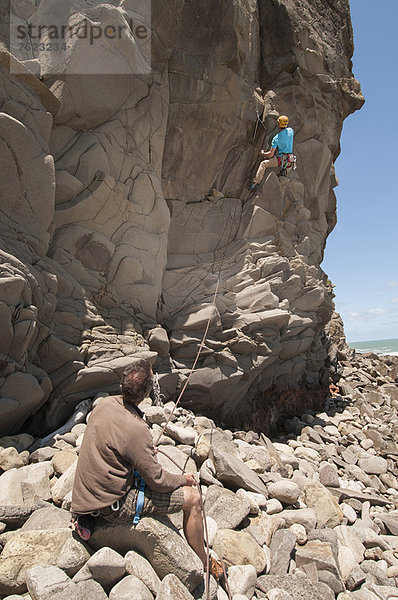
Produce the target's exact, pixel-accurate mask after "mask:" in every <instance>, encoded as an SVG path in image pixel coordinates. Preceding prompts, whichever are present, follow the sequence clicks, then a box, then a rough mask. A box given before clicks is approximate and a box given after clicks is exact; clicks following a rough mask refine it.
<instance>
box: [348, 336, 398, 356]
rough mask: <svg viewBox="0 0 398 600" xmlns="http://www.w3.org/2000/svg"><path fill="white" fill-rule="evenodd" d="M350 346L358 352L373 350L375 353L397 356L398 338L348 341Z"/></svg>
mask: <svg viewBox="0 0 398 600" xmlns="http://www.w3.org/2000/svg"><path fill="white" fill-rule="evenodd" d="M348 345H349V346H350V348H354V349H355V350H358V352H374V353H375V354H390V355H392V356H398V340H397V339H393V340H372V341H370V342H350V343H349V344H348Z"/></svg>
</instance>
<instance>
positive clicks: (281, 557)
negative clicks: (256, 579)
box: [270, 529, 296, 575]
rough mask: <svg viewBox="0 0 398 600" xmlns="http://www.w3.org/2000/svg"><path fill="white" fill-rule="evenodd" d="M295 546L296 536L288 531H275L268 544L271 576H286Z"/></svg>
mask: <svg viewBox="0 0 398 600" xmlns="http://www.w3.org/2000/svg"><path fill="white" fill-rule="evenodd" d="M295 546H296V536H295V535H294V534H293V533H292V532H291V531H289V529H278V531H275V533H274V535H273V536H272V540H271V544H270V551H271V569H270V574H271V575H286V574H287V573H288V571H289V565H290V559H291V556H292V553H293V550H294V548H295Z"/></svg>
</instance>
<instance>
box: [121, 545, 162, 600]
mask: <svg viewBox="0 0 398 600" xmlns="http://www.w3.org/2000/svg"><path fill="white" fill-rule="evenodd" d="M125 560H126V573H127V574H128V575H135V576H136V577H138V579H141V581H142V582H143V583H145V585H146V586H147V588H148V589H149V590H150V591H151V592H152V594H153V595H154V596H156V594H157V593H158V590H159V587H160V579H159V577H158V576H157V575H156V572H155V570H154V568H153V567H152V565H151V563H150V562H149V561H148V560H147V559H146V558H144V557H143V556H141V554H138V552H135V551H134V550H130V552H127V554H126V556H125Z"/></svg>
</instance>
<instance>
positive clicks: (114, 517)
mask: <svg viewBox="0 0 398 600" xmlns="http://www.w3.org/2000/svg"><path fill="white" fill-rule="evenodd" d="M144 495H145V499H144V507H143V509H142V512H141V517H145V516H148V515H153V516H157V517H164V516H166V515H169V514H171V513H176V512H179V511H180V510H182V505H183V504H184V490H183V488H182V487H179V488H177V489H176V490H174V491H173V492H168V493H166V494H159V493H157V492H153V491H152V490H151V489H150V488H149V487H148V486H145V490H144ZM137 498H138V490H137V488H131V490H130V491H129V492H127V494H126V495H125V496H123V498H121V499H120V500H119V510H116V511H115V510H112V509H111V508H110V507H109V508H103V509H101V510H100V511H99V515H98V516H100V517H101V518H102V519H105V520H106V521H108V522H115V521H124V522H126V521H132V520H133V519H134V516H135V513H136V509H137Z"/></svg>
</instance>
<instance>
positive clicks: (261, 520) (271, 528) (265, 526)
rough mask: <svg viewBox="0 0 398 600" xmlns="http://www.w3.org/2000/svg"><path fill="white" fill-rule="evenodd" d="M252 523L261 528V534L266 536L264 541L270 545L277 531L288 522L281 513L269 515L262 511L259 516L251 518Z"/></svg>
mask: <svg viewBox="0 0 398 600" xmlns="http://www.w3.org/2000/svg"><path fill="white" fill-rule="evenodd" d="M292 512H293V511H292ZM250 525H251V526H254V527H257V528H258V529H259V530H260V532H261V534H262V535H263V536H264V540H265V541H264V543H265V544H266V545H267V546H269V545H270V543H271V539H272V536H273V535H274V533H275V531H277V530H278V529H284V528H285V527H286V522H285V520H284V519H283V518H281V517H280V516H279V515H267V514H264V513H261V514H260V515H259V516H258V517H253V518H251V519H250Z"/></svg>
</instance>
